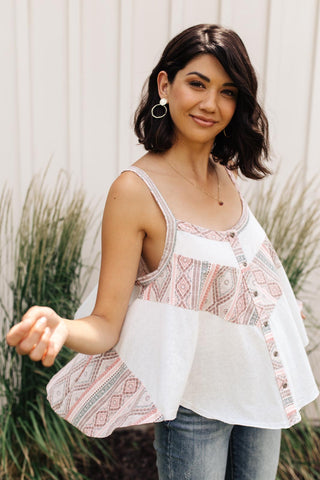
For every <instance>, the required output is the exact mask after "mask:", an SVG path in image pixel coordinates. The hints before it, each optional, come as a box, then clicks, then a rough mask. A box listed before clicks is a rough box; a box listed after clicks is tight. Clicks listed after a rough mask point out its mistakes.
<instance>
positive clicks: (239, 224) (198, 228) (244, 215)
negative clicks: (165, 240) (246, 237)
mask: <svg viewBox="0 0 320 480" xmlns="http://www.w3.org/2000/svg"><path fill="white" fill-rule="evenodd" d="M238 192H239V191H238ZM239 196H240V201H241V215H240V217H239V219H238V220H237V221H236V223H235V224H234V225H233V226H232V227H230V228H228V229H226V230H216V229H214V228H208V227H205V226H203V225H197V224H195V223H192V222H189V221H188V220H181V219H180V218H176V224H177V227H178V229H179V230H182V231H183V228H179V227H181V226H182V225H185V226H187V227H189V228H188V233H198V232H202V233H203V236H207V235H211V234H213V235H217V236H221V237H225V236H228V235H230V233H233V232H239V231H240V230H242V228H243V226H244V225H245V224H246V222H247V219H248V206H247V203H246V202H245V201H244V199H243V197H242V195H241V193H240V192H239ZM190 230H191V231H190ZM192 230H194V232H192Z"/></svg>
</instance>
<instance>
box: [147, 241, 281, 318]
mask: <svg viewBox="0 0 320 480" xmlns="http://www.w3.org/2000/svg"><path fill="white" fill-rule="evenodd" d="M237 258H238V259H239V268H233V267H226V266H223V265H218V264H210V263H208V262H204V261H201V260H195V259H193V258H189V257H185V256H182V255H177V254H174V255H173V257H172V258H171V261H170V262H169V263H168V265H167V266H166V268H165V269H164V270H163V271H162V273H161V274H160V275H159V276H158V277H157V278H156V279H155V280H154V281H153V282H151V283H150V284H148V285H146V286H143V285H140V293H139V298H140V299H143V300H149V301H154V302H161V303H167V304H170V305H174V306H177V307H180V308H185V309H189V310H196V311H205V312H210V313H212V314H213V315H217V316H219V317H220V318H223V319H224V320H226V321H229V322H233V323H238V324H243V325H256V324H257V323H258V322H261V319H262V318H264V319H265V318H266V316H270V315H271V313H272V311H273V309H274V306H275V305H276V302H277V300H278V299H279V298H280V297H281V295H282V291H281V288H280V286H279V280H278V278H277V266H278V264H276V265H275V263H274V261H275V260H276V259H277V257H276V254H275V253H274V254H273V249H272V247H271V246H270V242H269V240H267V239H266V240H265V241H264V242H263V244H262V245H261V246H260V248H259V251H258V252H257V254H256V256H255V257H254V259H253V261H252V262H251V263H250V264H249V265H246V266H245V267H244V266H243V265H242V263H241V262H242V261H243V255H238V256H237Z"/></svg>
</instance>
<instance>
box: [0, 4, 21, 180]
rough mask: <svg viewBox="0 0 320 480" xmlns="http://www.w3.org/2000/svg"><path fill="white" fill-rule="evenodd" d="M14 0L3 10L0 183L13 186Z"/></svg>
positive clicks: (15, 166)
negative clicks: (6, 182) (4, 182)
mask: <svg viewBox="0 0 320 480" xmlns="http://www.w3.org/2000/svg"><path fill="white" fill-rule="evenodd" d="M15 36H16V25H15V4H14V2H3V4H2V8H1V12H0V58H1V61H2V63H3V68H2V70H1V75H0V105H1V108H0V131H1V142H0V167H1V176H0V178H1V180H2V181H1V182H0V188H1V186H2V185H1V184H2V183H3V181H8V184H9V185H14V184H16V183H17V182H18V180H19V175H18V167H19V163H18V146H19V142H18V141H17V136H18V123H17V121H18V115H17V77H16V74H17V71H16V69H17V58H16V54H17V51H16V40H15Z"/></svg>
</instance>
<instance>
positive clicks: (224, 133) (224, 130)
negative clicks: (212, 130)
mask: <svg viewBox="0 0 320 480" xmlns="http://www.w3.org/2000/svg"><path fill="white" fill-rule="evenodd" d="M223 135H224V136H225V137H226V138H230V137H231V135H227V134H226V129H225V128H224V129H223Z"/></svg>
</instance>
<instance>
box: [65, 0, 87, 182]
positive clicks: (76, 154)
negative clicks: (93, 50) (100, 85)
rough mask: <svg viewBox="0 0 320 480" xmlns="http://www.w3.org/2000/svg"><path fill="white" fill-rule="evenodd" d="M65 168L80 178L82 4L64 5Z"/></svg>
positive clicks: (69, 2)
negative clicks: (65, 43) (65, 57)
mask: <svg viewBox="0 0 320 480" xmlns="http://www.w3.org/2000/svg"><path fill="white" fill-rule="evenodd" d="M67 9H68V10H67V47H66V48H67V124H68V130H67V165H68V170H69V171H76V172H78V173H79V176H81V175H82V174H83V169H84V165H83V143H82V139H83V108H82V107H83V105H82V95H83V85H82V2H81V1H79V0H68V2H67Z"/></svg>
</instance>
